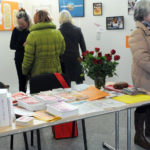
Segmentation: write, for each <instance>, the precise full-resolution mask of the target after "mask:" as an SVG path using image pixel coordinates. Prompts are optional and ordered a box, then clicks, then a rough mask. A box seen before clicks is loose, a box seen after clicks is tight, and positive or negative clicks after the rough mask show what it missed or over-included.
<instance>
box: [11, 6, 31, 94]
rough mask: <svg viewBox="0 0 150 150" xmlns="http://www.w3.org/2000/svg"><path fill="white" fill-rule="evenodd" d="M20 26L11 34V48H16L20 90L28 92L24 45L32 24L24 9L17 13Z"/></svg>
mask: <svg viewBox="0 0 150 150" xmlns="http://www.w3.org/2000/svg"><path fill="white" fill-rule="evenodd" d="M16 17H17V21H18V27H16V28H14V30H13V32H12V36H11V42H10V49H12V50H15V51H16V52H15V65H16V70H17V75H18V80H19V91H22V92H26V86H27V77H26V76H24V75H23V74H22V62H23V58H24V46H25V42H26V39H27V36H28V34H29V30H28V29H29V27H30V25H31V21H30V17H29V15H28V14H27V13H26V11H25V10H24V9H21V10H19V12H18V14H17V16H16Z"/></svg>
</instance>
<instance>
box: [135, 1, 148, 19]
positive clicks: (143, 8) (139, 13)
mask: <svg viewBox="0 0 150 150" xmlns="http://www.w3.org/2000/svg"><path fill="white" fill-rule="evenodd" d="M149 13H150V0H138V1H137V2H136V4H135V7H134V20H135V21H143V20H144V17H147V16H148V14H149Z"/></svg>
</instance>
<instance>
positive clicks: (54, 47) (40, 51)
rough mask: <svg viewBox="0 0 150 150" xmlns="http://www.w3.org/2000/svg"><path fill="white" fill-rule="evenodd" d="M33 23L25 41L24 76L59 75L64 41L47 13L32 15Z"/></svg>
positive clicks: (41, 12) (41, 11) (39, 12)
mask: <svg viewBox="0 0 150 150" xmlns="http://www.w3.org/2000/svg"><path fill="white" fill-rule="evenodd" d="M34 22H35V25H33V26H32V27H31V28H30V34H29V36H28V38H27V41H26V46H25V55H24V60H23V65H22V70H23V74H24V75H31V77H34V76H38V75H41V74H46V73H55V72H57V73H61V72H62V70H61V65H60V55H62V54H63V53H64V51H65V41H64V38H63V36H62V34H61V32H60V31H59V30H56V25H55V24H53V23H52V19H51V18H50V15H49V13H48V12H47V11H44V10H40V11H38V12H37V13H36V14H35V15H34Z"/></svg>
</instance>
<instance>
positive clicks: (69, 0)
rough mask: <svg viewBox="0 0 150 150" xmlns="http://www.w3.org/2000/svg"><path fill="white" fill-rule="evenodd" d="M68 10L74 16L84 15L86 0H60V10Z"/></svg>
mask: <svg viewBox="0 0 150 150" xmlns="http://www.w3.org/2000/svg"><path fill="white" fill-rule="evenodd" d="M62 10H68V11H69V12H70V13H71V15H72V17H84V0H59V11H60V12H61V11H62Z"/></svg>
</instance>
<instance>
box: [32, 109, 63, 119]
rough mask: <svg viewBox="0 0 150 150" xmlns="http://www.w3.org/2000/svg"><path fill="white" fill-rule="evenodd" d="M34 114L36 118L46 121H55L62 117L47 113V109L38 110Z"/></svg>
mask: <svg viewBox="0 0 150 150" xmlns="http://www.w3.org/2000/svg"><path fill="white" fill-rule="evenodd" d="M33 116H34V117H35V118H36V119H39V120H42V121H46V122H54V121H57V120H60V119H61V118H60V117H57V116H54V115H52V114H49V113H47V112H46V111H45V110H42V111H37V112H35V113H34V114H33Z"/></svg>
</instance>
